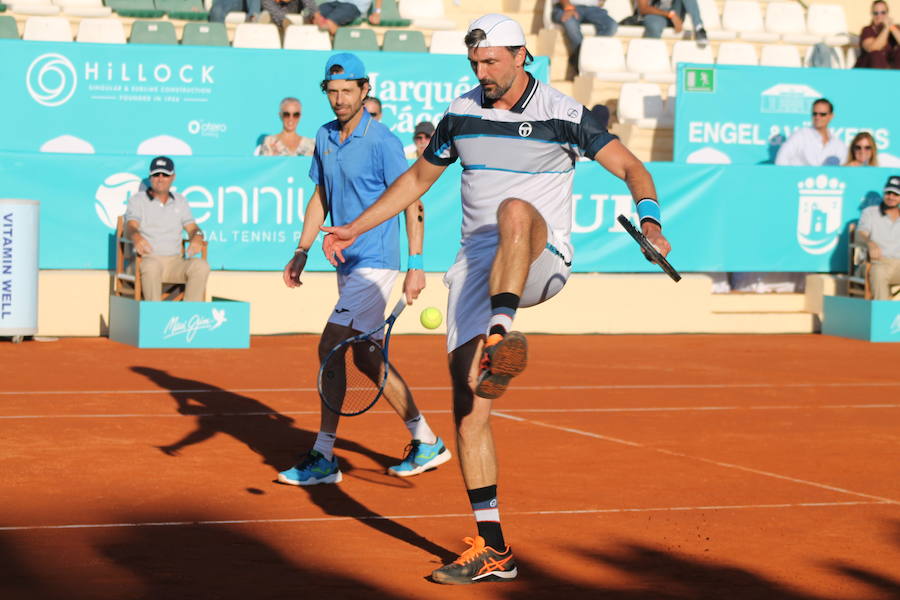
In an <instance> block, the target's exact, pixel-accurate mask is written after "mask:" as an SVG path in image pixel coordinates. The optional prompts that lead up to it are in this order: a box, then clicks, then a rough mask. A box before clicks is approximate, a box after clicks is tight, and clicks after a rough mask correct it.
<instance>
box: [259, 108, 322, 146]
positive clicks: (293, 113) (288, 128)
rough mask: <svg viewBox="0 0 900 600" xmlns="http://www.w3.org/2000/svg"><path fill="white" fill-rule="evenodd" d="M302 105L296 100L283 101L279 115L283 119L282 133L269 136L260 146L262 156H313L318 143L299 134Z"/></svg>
mask: <svg viewBox="0 0 900 600" xmlns="http://www.w3.org/2000/svg"><path fill="white" fill-rule="evenodd" d="M301 112H302V105H301V104H300V101H299V100H297V99H296V98H285V99H284V100H282V101H281V104H280V108H279V109H278V114H279V116H280V117H281V127H282V128H281V133H278V134H276V135H267V136H266V137H265V139H264V140H263V142H262V144H260V146H259V154H260V155H262V156H300V155H302V156H311V155H312V153H313V151H314V150H315V149H316V141H315V139H313V138H307V137H303V136H301V135H299V134H298V133H297V125H299V124H300V116H301Z"/></svg>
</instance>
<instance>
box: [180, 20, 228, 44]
mask: <svg viewBox="0 0 900 600" xmlns="http://www.w3.org/2000/svg"><path fill="white" fill-rule="evenodd" d="M181 44H182V45H183V46H227V45H228V30H227V29H225V24H224V23H185V25H184V33H182V34H181Z"/></svg>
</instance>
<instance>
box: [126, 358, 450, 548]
mask: <svg viewBox="0 0 900 600" xmlns="http://www.w3.org/2000/svg"><path fill="white" fill-rule="evenodd" d="M131 370H132V371H134V372H135V373H139V374H141V375H144V376H146V377H148V378H149V379H150V380H151V381H153V382H154V383H155V384H157V385H158V386H160V387H162V388H165V389H167V390H169V391H170V393H171V394H172V397H173V398H174V399H175V402H176V403H177V409H178V412H179V413H181V414H183V415H186V416H190V415H193V416H194V417H195V419H196V423H195V428H194V429H193V430H192V431H190V432H188V433H187V434H186V435H184V436H183V437H182V438H181V439H180V440H178V441H176V442H174V443H171V444H166V445H162V446H157V447H158V448H159V449H160V450H161V451H162V452H165V453H166V454H168V455H170V456H177V455H178V453H179V452H180V451H181V450H182V449H183V448H185V447H188V446H191V445H194V444H199V443H201V442H204V441H206V440H208V439H210V438H212V437H213V436H215V435H216V434H219V433H223V434H226V435H230V436H231V437H233V438H234V439H236V440H238V441H239V442H241V443H243V444H245V445H246V446H247V447H248V448H250V449H251V450H252V451H254V452H255V453H256V454H258V455H259V456H260V457H261V458H262V459H263V462H264V463H265V464H267V465H270V466H271V467H272V468H273V475H274V474H275V473H277V472H279V471H283V470H284V469H287V468H288V467H290V466H291V465H292V464H295V463H296V462H297V461H298V460H300V458H301V457H300V456H298V455H297V454H296V453H297V451H298V450H301V449H302V450H303V451H304V452H305V451H306V450H307V449H309V448H311V447H312V445H313V442H314V441H315V436H316V434H315V433H314V432H312V431H308V430H305V429H300V428H298V427H296V426H295V425H294V420H293V419H292V418H291V417H289V416H287V415H282V414H280V413H279V412H278V411H276V410H274V409H273V408H272V407H270V406H268V405H266V404H264V403H262V402H260V401H259V400H256V399H254V398H250V397H249V396H244V395H241V394H236V393H234V392H229V391H227V390H223V389H221V388H218V387H216V386H213V385H210V384H209V383H206V382H204V381H197V380H194V379H185V378H182V377H176V376H174V375H171V374H169V373H168V372H166V371H162V370H160V369H154V368H152V367H143V366H133V367H131ZM336 447H337V448H338V449H340V450H344V451H347V452H353V453H357V454H362V455H364V456H367V457H369V458H370V459H372V460H373V461H375V462H377V463H378V464H380V465H381V466H382V467H384V468H386V466H387V465H390V464H395V463H396V462H397V458H396V457H391V456H387V455H386V454H382V453H379V452H375V451H374V450H372V449H370V448H368V447H366V446H363V445H361V444H358V443H356V442H354V441H351V440H345V439H340V438H339V439H338V441H337V443H336ZM341 470H342V471H343V472H344V474H345V475H348V476H350V477H356V478H357V479H364V480H366V481H369V482H371V483H379V484H380V485H384V480H387V479H388V478H387V476H385V477H384V478H382V479H381V480H379V479H378V478H377V477H375V478H373V477H372V476H371V473H370V472H369V471H366V470H363V469H355V468H354V466H353V463H351V462H350V461H349V460H347V459H346V458H342V459H341ZM354 471H359V473H358V475H359V476H357V474H356V473H354ZM390 481H391V487H401V486H400V485H397V484H395V482H397V483H400V481H399V480H397V479H396V478H390ZM402 487H405V488H409V487H411V486H409V485H408V484H404V485H403V486H402ZM301 489H303V490H304V491H306V492H307V493H308V494H309V497H310V499H311V500H312V501H313V502H314V503H315V504H316V505H318V506H319V507H320V508H321V509H322V511H323V512H325V513H326V514H328V515H332V516H336V517H350V518H354V519H358V520H359V521H360V522H361V523H363V524H365V525H367V526H368V527H371V528H372V529H375V530H376V531H379V532H381V533H384V534H385V535H390V536H392V537H395V538H397V539H399V540H403V541H405V542H407V543H409V544H411V545H413V546H417V547H419V548H421V549H422V550H425V551H426V552H429V553H431V554H433V555H435V556H437V557H438V558H440V559H441V560H443V561H448V560H451V559H453V558H454V557H455V554H454V553H453V552H451V551H450V550H448V549H446V548H444V547H442V546H439V545H437V544H435V543H434V542H432V541H431V540H429V539H427V538H425V537H423V536H421V535H419V534H418V533H416V532H415V531H413V530H412V529H410V528H408V527H406V526H405V525H402V524H400V523H398V522H396V521H394V520H392V519H389V518H387V517H384V516H382V515H380V514H378V513H376V512H375V511H373V510H371V509H370V508H368V507H367V506H365V505H364V504H362V503H361V502H360V501H358V500H356V499H355V498H353V497H352V496H350V495H349V494H347V493H346V492H345V491H344V490H343V489H342V487H341V486H340V485H316V486H310V487H304V488H301Z"/></svg>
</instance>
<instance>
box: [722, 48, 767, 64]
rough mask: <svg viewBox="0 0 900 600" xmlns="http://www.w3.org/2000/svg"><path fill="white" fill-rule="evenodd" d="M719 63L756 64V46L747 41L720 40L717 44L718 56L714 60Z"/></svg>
mask: <svg viewBox="0 0 900 600" xmlns="http://www.w3.org/2000/svg"><path fill="white" fill-rule="evenodd" d="M716 63H717V64H720V65H754V66H755V65H758V64H759V56H757V54H756V46H754V45H753V44H748V43H747V42H722V43H721V44H719V57H718V59H717V60H716Z"/></svg>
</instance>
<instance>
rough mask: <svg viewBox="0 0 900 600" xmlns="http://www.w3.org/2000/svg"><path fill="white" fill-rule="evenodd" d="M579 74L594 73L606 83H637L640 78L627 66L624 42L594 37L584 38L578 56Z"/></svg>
mask: <svg viewBox="0 0 900 600" xmlns="http://www.w3.org/2000/svg"><path fill="white" fill-rule="evenodd" d="M578 72H579V73H583V74H589V73H592V74H593V75H594V76H595V77H597V78H598V79H602V80H604V81H637V80H638V79H640V76H639V75H638V74H637V73H632V72H630V71H629V70H628V67H627V66H626V65H625V52H624V51H623V50H622V42H620V41H619V40H617V39H616V38H609V37H600V36H594V37H589V38H584V41H583V42H582V43H581V53H580V54H579V56H578Z"/></svg>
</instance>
